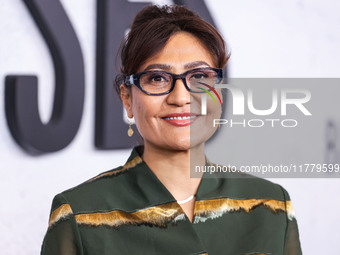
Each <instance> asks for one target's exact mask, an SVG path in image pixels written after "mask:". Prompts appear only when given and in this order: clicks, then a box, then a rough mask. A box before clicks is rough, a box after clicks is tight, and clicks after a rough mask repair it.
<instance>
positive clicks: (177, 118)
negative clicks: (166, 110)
mask: <svg viewBox="0 0 340 255" xmlns="http://www.w3.org/2000/svg"><path fill="white" fill-rule="evenodd" d="M197 117H198V115H192V116H183V117H181V116H179V117H164V118H162V119H165V120H189V119H194V118H197Z"/></svg>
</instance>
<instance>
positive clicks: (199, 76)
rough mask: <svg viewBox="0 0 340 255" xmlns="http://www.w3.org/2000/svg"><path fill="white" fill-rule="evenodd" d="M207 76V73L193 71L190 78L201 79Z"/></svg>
mask: <svg viewBox="0 0 340 255" xmlns="http://www.w3.org/2000/svg"><path fill="white" fill-rule="evenodd" d="M206 77H208V75H207V74H206V73H194V74H193V75H191V77H190V79H197V80H199V79H203V78H206Z"/></svg>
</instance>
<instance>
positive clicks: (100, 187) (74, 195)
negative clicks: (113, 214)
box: [52, 155, 142, 214]
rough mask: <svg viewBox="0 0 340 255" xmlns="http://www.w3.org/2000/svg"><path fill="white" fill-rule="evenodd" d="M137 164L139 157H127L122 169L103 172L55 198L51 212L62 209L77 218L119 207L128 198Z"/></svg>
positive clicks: (140, 160) (120, 167) (140, 161)
mask: <svg viewBox="0 0 340 255" xmlns="http://www.w3.org/2000/svg"><path fill="white" fill-rule="evenodd" d="M140 163H142V159H141V158H140V157H139V156H138V155H137V156H134V157H132V158H131V157H130V158H129V160H128V161H127V162H126V163H125V164H124V165H123V166H119V167H116V168H114V169H111V170H109V171H106V172H103V173H101V174H99V175H97V176H95V177H93V178H91V179H89V180H87V181H85V182H83V183H81V184H80V185H78V186H76V187H73V188H71V189H68V190H65V191H64V192H62V193H60V194H58V195H56V196H55V197H54V200H53V203H52V212H53V211H55V210H58V208H64V209H63V210H65V209H67V210H66V211H72V213H75V214H77V213H82V212H88V211H93V212H94V211H98V210H99V211H100V210H102V211H105V210H108V209H113V208H112V207H115V206H117V207H120V205H121V204H122V203H123V202H124V201H123V200H124V199H126V196H127V195H128V194H129V193H128V192H127V191H128V190H129V189H130V190H131V187H132V186H133V183H134V179H135V177H134V176H135V172H136V170H138V168H139V164H140ZM122 192H123V193H122ZM122 194H125V196H123V195H122Z"/></svg>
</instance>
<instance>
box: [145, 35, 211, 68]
mask: <svg viewBox="0 0 340 255" xmlns="http://www.w3.org/2000/svg"><path fill="white" fill-rule="evenodd" d="M193 62H195V63H199V62H201V63H206V64H207V65H208V66H211V67H214V60H213V57H212V55H211V54H210V52H209V51H208V49H207V48H206V46H205V45H204V44H203V43H202V42H201V41H200V40H199V39H198V38H197V37H195V36H194V35H192V34H190V33H187V32H178V33H176V34H174V35H172V36H171V37H170V38H169V40H168V42H167V43H166V44H165V46H164V48H163V49H162V50H161V51H159V52H158V53H156V54H155V55H154V56H152V57H150V58H149V59H147V60H146V61H145V62H144V63H143V64H142V66H141V67H140V68H139V71H140V72H141V71H144V70H145V69H146V68H147V67H148V66H152V65H155V66H157V65H166V66H169V67H170V69H171V70H169V71H175V70H180V69H181V70H187V69H191V65H190V63H193ZM202 65H204V64H202ZM205 66H206V65H205Z"/></svg>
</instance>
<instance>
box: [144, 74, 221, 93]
mask: <svg viewBox="0 0 340 255" xmlns="http://www.w3.org/2000/svg"><path fill="white" fill-rule="evenodd" d="M217 81H218V76H217V73H216V72H215V71H214V70H195V71H193V72H189V73H188V74H187V75H186V83H187V86H188V87H189V88H190V90H191V91H192V92H202V89H206V90H210V89H209V86H211V87H213V86H214V85H215V84H216V83H217ZM172 82H173V77H172V76H171V74H169V73H166V72H162V71H152V72H147V73H145V74H143V75H142V76H141V77H140V85H141V87H142V88H143V90H145V91H146V92H148V93H153V94H160V93H165V92H167V91H169V90H170V89H171V86H172ZM207 85H208V86H207Z"/></svg>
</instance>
